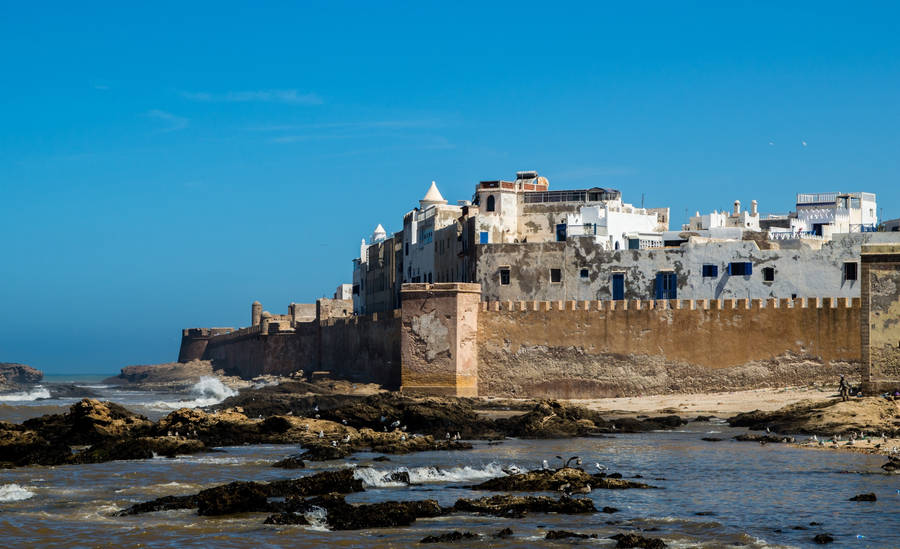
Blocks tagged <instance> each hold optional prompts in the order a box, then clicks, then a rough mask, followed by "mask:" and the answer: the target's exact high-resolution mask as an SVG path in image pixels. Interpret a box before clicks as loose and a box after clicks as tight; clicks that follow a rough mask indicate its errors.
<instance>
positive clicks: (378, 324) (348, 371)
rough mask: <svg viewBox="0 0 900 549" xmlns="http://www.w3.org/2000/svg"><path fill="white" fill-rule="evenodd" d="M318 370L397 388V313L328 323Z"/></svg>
mask: <svg viewBox="0 0 900 549" xmlns="http://www.w3.org/2000/svg"><path fill="white" fill-rule="evenodd" d="M320 336H321V339H320V342H319V345H320V347H319V356H320V359H319V365H318V368H317V369H318V370H325V371H329V372H331V375H332V376H334V377H339V378H342V379H349V380H351V381H358V382H361V383H379V384H381V385H384V386H386V387H393V388H396V387H399V386H400V310H399V309H398V310H396V311H389V312H387V313H375V314H371V315H366V316H356V317H352V318H341V319H334V320H328V321H325V322H323V323H322V326H321V328H320Z"/></svg>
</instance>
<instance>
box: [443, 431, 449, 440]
mask: <svg viewBox="0 0 900 549" xmlns="http://www.w3.org/2000/svg"><path fill="white" fill-rule="evenodd" d="M444 438H446V439H447V440H450V433H449V432H448V433H447V434H446V435H445V436H444Z"/></svg>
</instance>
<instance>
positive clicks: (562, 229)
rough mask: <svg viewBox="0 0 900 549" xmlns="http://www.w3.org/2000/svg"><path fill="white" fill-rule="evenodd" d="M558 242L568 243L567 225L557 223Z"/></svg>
mask: <svg viewBox="0 0 900 549" xmlns="http://www.w3.org/2000/svg"><path fill="white" fill-rule="evenodd" d="M556 241H557V242H565V241H566V224H565V223H557V224H556Z"/></svg>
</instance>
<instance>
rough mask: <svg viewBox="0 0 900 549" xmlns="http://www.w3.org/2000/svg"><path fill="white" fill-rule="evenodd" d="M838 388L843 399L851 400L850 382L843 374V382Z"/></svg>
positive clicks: (845, 400) (843, 400) (844, 400)
mask: <svg viewBox="0 0 900 549" xmlns="http://www.w3.org/2000/svg"><path fill="white" fill-rule="evenodd" d="M838 389H839V390H840V393H841V401H842V402H847V401H848V400H850V384H849V383H847V380H846V379H844V376H843V375H842V376H841V383H840V384H839V385H838Z"/></svg>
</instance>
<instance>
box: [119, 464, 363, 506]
mask: <svg viewBox="0 0 900 549" xmlns="http://www.w3.org/2000/svg"><path fill="white" fill-rule="evenodd" d="M362 491H363V485H362V481H361V480H359V479H357V478H355V477H354V475H353V469H341V470H338V471H323V472H321V473H316V474H314V475H309V476H306V477H300V478H296V479H287V480H276V481H273V482H269V483H265V482H232V483H230V484H223V485H219V486H215V487H213V488H208V489H206V490H203V491H201V492H199V493H197V494H194V495H191V496H177V497H176V496H165V497H161V498H157V499H155V500H151V501H148V502H143V503H138V504H135V505H132V506H131V507H128V508H127V509H124V510H122V511H119V512H118V513H116V515H117V516H124V515H135V514H140V513H151V512H154V511H165V510H169V509H194V508H196V509H197V510H198V514H201V515H224V514H231V513H242V512H272V511H281V510H282V509H281V507H282V506H281V505H276V504H272V503H270V501H269V498H293V499H294V500H297V501H301V498H304V497H309V496H319V495H325V494H332V493H344V494H349V493H351V492H362Z"/></svg>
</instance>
